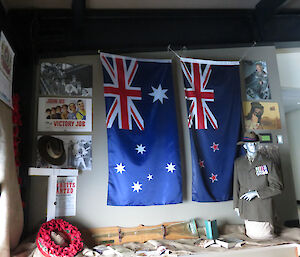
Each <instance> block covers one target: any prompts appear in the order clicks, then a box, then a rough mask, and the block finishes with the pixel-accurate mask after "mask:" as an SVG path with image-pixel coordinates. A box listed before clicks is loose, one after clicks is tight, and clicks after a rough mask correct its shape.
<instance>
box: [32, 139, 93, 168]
mask: <svg viewBox="0 0 300 257" xmlns="http://www.w3.org/2000/svg"><path fill="white" fill-rule="evenodd" d="M41 137H42V136H38V138H37V140H39V139H40V138H41ZM50 137H54V138H56V139H59V140H62V141H63V148H64V149H62V151H64V153H63V155H65V158H64V159H63V160H64V163H63V164H61V165H53V164H50V163H49V158H47V155H50V156H51V155H53V152H54V153H55V152H57V151H55V149H53V151H52V150H51V147H50V146H51V142H50V143H49V144H47V146H45V148H46V150H47V151H49V153H48V152H47V151H41V150H40V149H39V148H38V149H37V158H36V166H37V167H39V168H73V169H78V170H91V169H92V136H91V135H51V136H50ZM41 153H42V154H41ZM47 160H48V161H47ZM50 160H51V159H50ZM52 163H55V162H52ZM56 164H59V163H58V162H57V163H56Z"/></svg>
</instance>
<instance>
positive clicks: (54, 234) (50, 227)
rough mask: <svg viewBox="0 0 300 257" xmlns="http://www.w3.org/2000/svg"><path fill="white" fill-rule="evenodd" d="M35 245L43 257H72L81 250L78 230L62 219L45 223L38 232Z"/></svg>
mask: <svg viewBox="0 0 300 257" xmlns="http://www.w3.org/2000/svg"><path fill="white" fill-rule="evenodd" d="M36 245H37V247H38V249H39V251H40V253H41V254H43V255H44V256H45V257H73V256H75V255H76V254H77V253H78V252H79V251H81V250H82V248H83V243H82V239H81V234H80V232H79V230H78V228H76V227H75V226H73V225H71V224H70V223H68V222H66V221H64V220H62V219H53V220H50V221H48V222H45V223H44V224H43V225H42V226H41V228H40V230H39V232H38V235H37V238H36Z"/></svg>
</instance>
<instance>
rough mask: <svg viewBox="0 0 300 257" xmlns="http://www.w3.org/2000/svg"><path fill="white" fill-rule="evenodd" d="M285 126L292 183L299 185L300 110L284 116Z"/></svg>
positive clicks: (298, 188) (299, 195) (299, 196)
mask: <svg viewBox="0 0 300 257" xmlns="http://www.w3.org/2000/svg"><path fill="white" fill-rule="evenodd" d="M286 125H287V132H288V138H289V142H290V152H291V161H292V167H293V174H294V181H295V184H296V185H300V151H299V147H300V137H299V131H300V110H297V111H293V112H289V113H287V114H286ZM295 191H296V199H297V200H300V186H295Z"/></svg>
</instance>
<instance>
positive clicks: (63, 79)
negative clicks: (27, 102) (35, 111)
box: [40, 62, 93, 96]
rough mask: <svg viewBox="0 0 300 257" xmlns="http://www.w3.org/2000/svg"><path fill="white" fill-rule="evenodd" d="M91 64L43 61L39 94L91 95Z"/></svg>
mask: <svg viewBox="0 0 300 257" xmlns="http://www.w3.org/2000/svg"><path fill="white" fill-rule="evenodd" d="M92 85H93V76H92V65H87V64H70V63H50V62H43V63H42V64H41V70H40V95H43V96H92Z"/></svg>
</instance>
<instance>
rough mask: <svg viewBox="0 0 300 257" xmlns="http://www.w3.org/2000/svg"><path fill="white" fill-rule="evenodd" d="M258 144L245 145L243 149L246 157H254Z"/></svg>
mask: <svg viewBox="0 0 300 257" xmlns="http://www.w3.org/2000/svg"><path fill="white" fill-rule="evenodd" d="M257 147H258V143H245V144H244V148H245V149H246V151H247V154H248V155H250V156H251V155H254V154H256V152H257Z"/></svg>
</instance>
